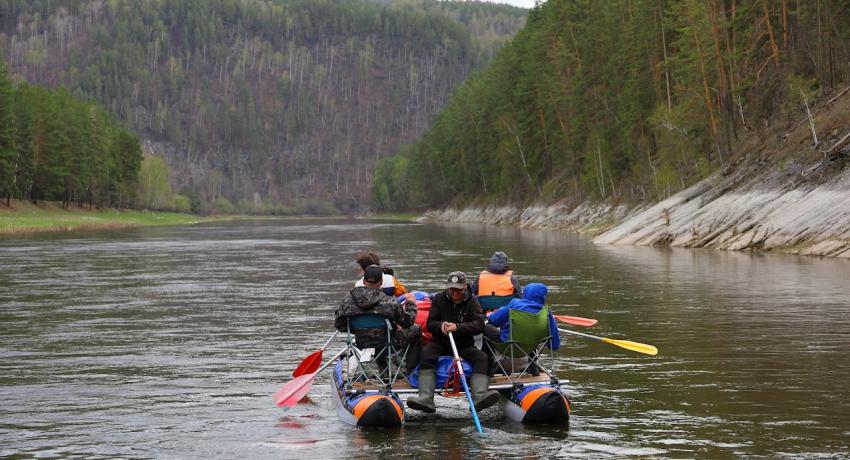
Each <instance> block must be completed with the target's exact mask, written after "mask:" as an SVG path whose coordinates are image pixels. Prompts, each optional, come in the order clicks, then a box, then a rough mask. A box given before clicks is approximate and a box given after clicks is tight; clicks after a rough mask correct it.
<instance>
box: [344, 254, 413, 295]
mask: <svg viewBox="0 0 850 460" xmlns="http://www.w3.org/2000/svg"><path fill="white" fill-rule="evenodd" d="M356 262H357V265H359V266H360V275H361V276H360V279H359V280H357V282H355V283H354V287H360V286H363V272H364V271H365V270H366V267H368V266H370V265H378V266H381V258H380V257H378V255H377V254H375V253H374V252H372V251H367V252H361V253H360V254H359V255H358V256H357V259H356ZM381 268H382V269H383V270H384V274H383V280H382V282H381V290H382V291H384V294H386V295H388V296H390V297H398V296H400V295H404V294H407V288H405V287H404V284H401V281H399V280H398V278H396V277H395V275H394V273H393V270H392V269H391V268H389V267H384V266H381Z"/></svg>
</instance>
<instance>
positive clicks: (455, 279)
mask: <svg viewBox="0 0 850 460" xmlns="http://www.w3.org/2000/svg"><path fill="white" fill-rule="evenodd" d="M447 283H448V284H446V287H447V288H449V289H466V273H464V272H451V273H449V279H448V281H447Z"/></svg>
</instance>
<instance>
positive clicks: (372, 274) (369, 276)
mask: <svg viewBox="0 0 850 460" xmlns="http://www.w3.org/2000/svg"><path fill="white" fill-rule="evenodd" d="M383 280H384V269H383V268H381V267H380V265H369V266H368V267H366V270H364V271H363V282H364V283H371V284H375V283H380V282H381V281H383Z"/></svg>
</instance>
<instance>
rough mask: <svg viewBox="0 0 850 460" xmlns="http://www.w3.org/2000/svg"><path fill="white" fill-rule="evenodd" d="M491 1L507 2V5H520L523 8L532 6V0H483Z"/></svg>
mask: <svg viewBox="0 0 850 460" xmlns="http://www.w3.org/2000/svg"><path fill="white" fill-rule="evenodd" d="M484 1H485V2H491V3H507V4H509V5H514V6H521V7H523V8H531V7H533V6H534V0H484Z"/></svg>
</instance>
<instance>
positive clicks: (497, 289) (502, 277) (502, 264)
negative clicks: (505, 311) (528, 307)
mask: <svg viewBox="0 0 850 460" xmlns="http://www.w3.org/2000/svg"><path fill="white" fill-rule="evenodd" d="M472 293H473V294H474V295H475V296H476V297H477V298H478V302H479V303H480V304H481V309H482V310H484V313H485V314H486V313H489V312H490V311H493V310H497V309H499V308H502V307H504V306H505V305H507V304H508V302H510V301H511V299H513V298H518V299H519V298H522V287H521V286H520V285H519V281H517V279H516V277H514V274H513V271H512V270H511V267H510V265H508V255H507V254H505V253H504V252H502V251H496V252H495V253H494V254H493V257H491V258H490V264H489V265H487V268H485V269H484V270H483V271H482V272H481V273H479V274H478V276H477V277H476V278H475V281H473V282H472Z"/></svg>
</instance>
